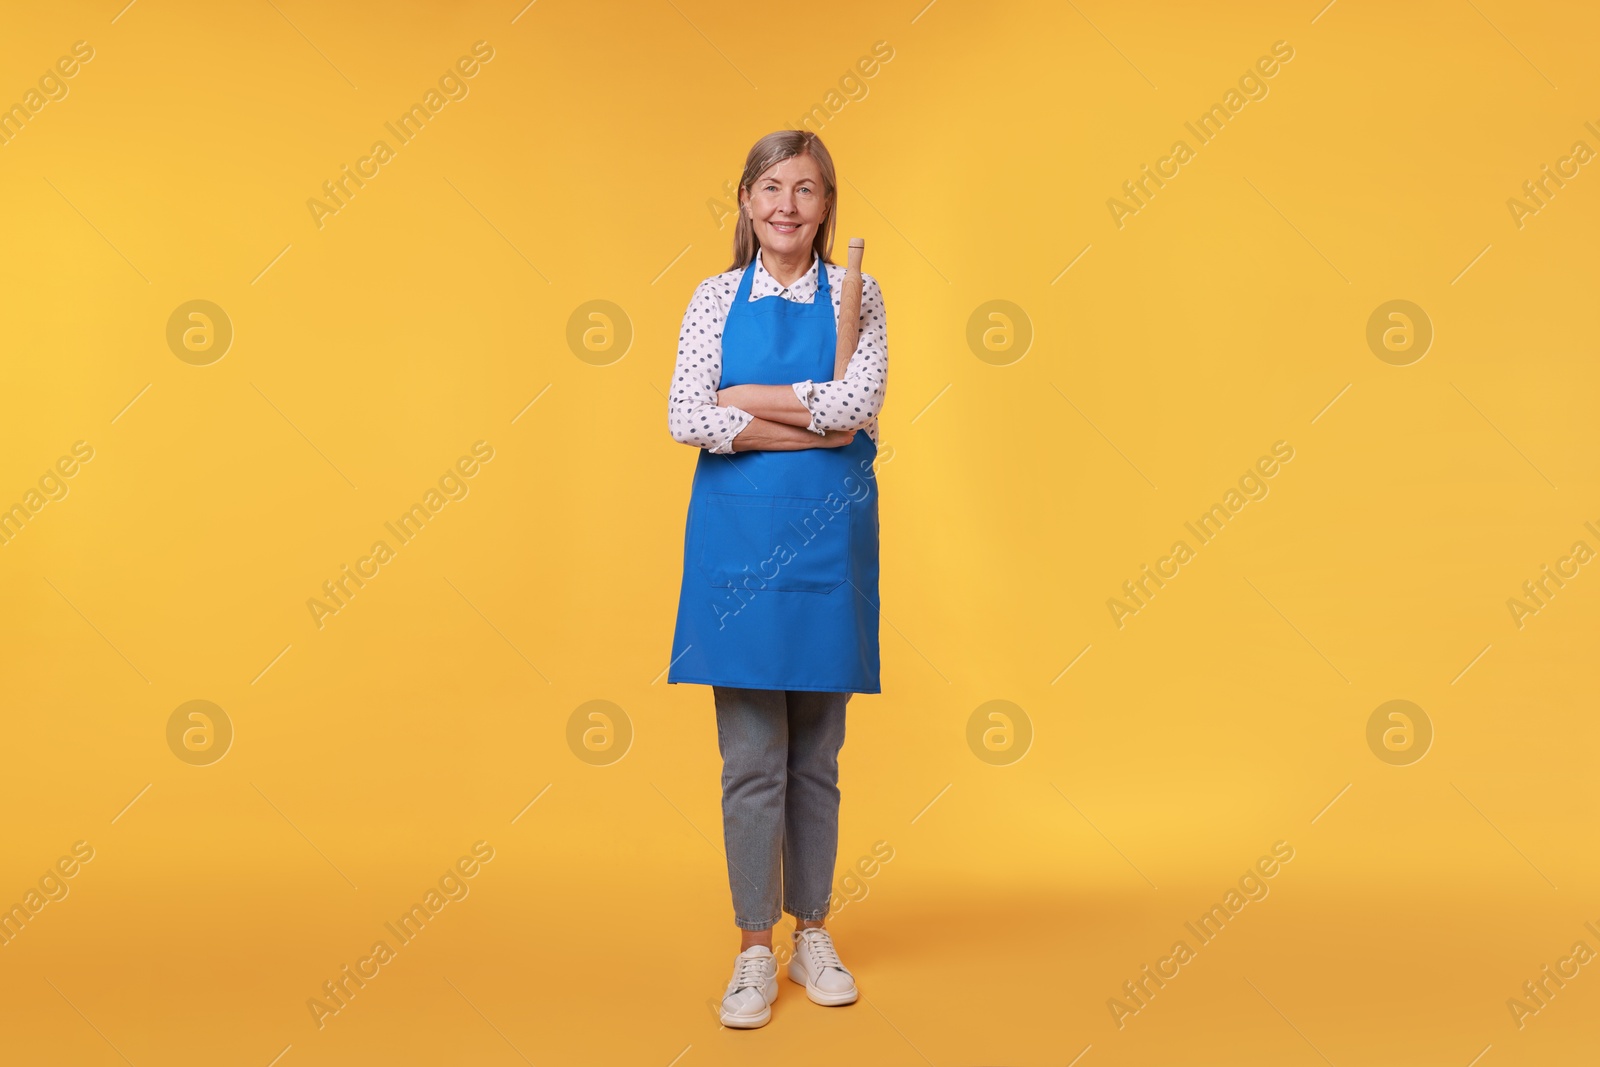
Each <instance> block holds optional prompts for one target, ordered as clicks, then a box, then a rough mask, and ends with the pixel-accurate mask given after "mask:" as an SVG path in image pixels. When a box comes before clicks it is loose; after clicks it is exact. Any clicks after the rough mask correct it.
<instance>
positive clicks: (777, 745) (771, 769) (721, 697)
mask: <svg viewBox="0 0 1600 1067" xmlns="http://www.w3.org/2000/svg"><path fill="white" fill-rule="evenodd" d="M712 694H713V696H714V697H715V699H716V705H717V747H718V748H719V749H720V750H721V752H722V837H723V845H724V847H725V848H726V851H727V856H728V884H729V886H730V887H731V888H732V890H733V921H734V924H735V925H736V926H738V927H739V928H740V929H743V930H765V929H767V928H768V927H771V926H775V925H777V922H778V920H779V919H780V918H782V915H781V914H780V912H779V898H778V889H779V885H780V879H781V884H782V888H783V899H782V906H783V907H782V910H783V911H787V912H788V913H789V914H790V915H793V916H794V917H795V918H796V919H808V920H817V919H825V918H827V916H828V902H829V900H830V899H831V898H832V896H833V865H834V861H835V859H837V857H838V851H839V750H840V749H841V748H842V747H843V746H844V717H845V714H844V713H845V705H846V704H847V703H849V701H850V697H851V696H852V695H853V694H851V693H818V692H802V691H800V690H783V689H736V688H732V687H729V686H721V685H718V686H712ZM780 864H781V868H780Z"/></svg>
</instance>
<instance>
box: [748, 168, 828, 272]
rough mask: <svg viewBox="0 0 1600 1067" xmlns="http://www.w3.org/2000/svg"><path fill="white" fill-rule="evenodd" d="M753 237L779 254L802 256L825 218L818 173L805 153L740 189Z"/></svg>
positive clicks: (826, 214) (769, 170)
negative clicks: (748, 213)
mask: <svg viewBox="0 0 1600 1067" xmlns="http://www.w3.org/2000/svg"><path fill="white" fill-rule="evenodd" d="M740 192H741V199H743V200H744V203H745V205H746V207H747V210H748V211H749V212H750V222H751V225H752V226H753V227H754V228H755V235H756V240H757V241H758V242H759V243H760V245H761V247H762V248H766V249H769V250H771V251H772V252H774V253H776V254H778V255H782V256H785V257H787V256H803V255H804V253H805V251H806V250H807V249H809V248H810V247H811V242H812V241H813V240H815V239H816V236H817V227H819V226H821V225H822V223H823V222H824V221H825V220H826V219H827V216H828V204H827V199H826V197H825V196H824V195H823V192H824V189H823V185H822V172H821V171H819V170H818V169H817V164H816V161H815V160H813V159H812V158H811V157H810V156H809V155H805V154H801V155H798V156H790V157H789V158H788V159H785V160H781V161H779V162H778V163H774V164H773V165H772V166H770V167H768V168H767V169H766V170H765V171H763V172H762V173H761V176H760V177H759V178H757V179H756V180H755V181H754V182H752V183H751V185H750V188H749V189H748V190H740Z"/></svg>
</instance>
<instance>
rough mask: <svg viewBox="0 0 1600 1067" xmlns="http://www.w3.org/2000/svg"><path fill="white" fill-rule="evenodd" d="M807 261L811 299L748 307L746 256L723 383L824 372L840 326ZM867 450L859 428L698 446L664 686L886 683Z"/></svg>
mask: <svg viewBox="0 0 1600 1067" xmlns="http://www.w3.org/2000/svg"><path fill="white" fill-rule="evenodd" d="M756 254H757V255H760V252H759V250H758V251H757V253H756ZM812 262H813V265H814V266H815V268H816V271H817V291H816V297H815V299H814V300H813V302H812V303H809V304H802V303H798V302H796V301H792V300H786V299H784V298H783V297H781V296H776V295H773V296H767V297H763V298H761V299H760V300H757V301H755V302H754V303H751V302H750V279H751V277H752V276H753V274H754V273H755V259H754V258H752V259H751V260H750V265H749V266H748V267H746V268H745V272H744V277H743V278H742V279H741V280H740V282H739V291H738V293H737V294H736V295H735V296H734V298H733V306H732V307H731V308H730V309H729V311H728V317H727V321H725V322H724V323H723V327H722V381H721V383H720V384H719V385H718V388H719V389H725V388H727V387H729V386H733V385H747V384H752V383H754V384H758V385H788V384H790V383H792V382H798V381H803V380H805V379H807V378H809V379H811V380H812V381H818V382H823V381H830V380H832V378H833V371H834V355H835V352H836V349H837V347H838V326H837V323H836V322H835V319H834V311H833V298H832V292H831V290H830V288H829V285H828V270H827V265H826V264H824V263H822V262H821V260H820V257H815V256H813V260H812ZM877 455H878V448H877V445H875V444H874V443H873V441H872V437H871V435H869V434H868V433H867V432H866V431H865V430H861V431H858V432H857V433H856V436H855V438H854V440H852V441H851V442H850V444H848V445H846V446H844V447H843V448H804V449H797V450H795V451H768V450H765V449H761V450H753V451H749V452H735V453H731V454H727V455H717V454H714V453H712V452H711V451H709V450H707V449H701V450H700V459H699V462H698V464H697V465H696V467H695V471H694V486H693V489H692V490H691V492H690V494H689V514H688V518H687V521H686V522H685V524H684V538H683V586H682V589H681V591H680V592H679V595H678V618H677V623H676V626H675V628H674V633H673V638H672V657H673V658H672V664H671V666H670V667H668V669H667V681H668V683H676V682H694V683H698V684H701V685H723V686H736V687H739V688H744V689H806V690H819V691H823V692H837V693H844V692H852V693H878V692H881V691H882V690H881V688H880V686H879V682H878V481H877V476H876V474H875V473H874V471H873V462H874V460H875V459H876V458H877Z"/></svg>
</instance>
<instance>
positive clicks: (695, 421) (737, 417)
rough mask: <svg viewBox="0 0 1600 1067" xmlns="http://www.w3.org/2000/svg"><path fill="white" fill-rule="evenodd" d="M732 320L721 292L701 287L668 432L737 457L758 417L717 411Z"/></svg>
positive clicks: (685, 332) (692, 306) (683, 347)
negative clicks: (740, 439)
mask: <svg viewBox="0 0 1600 1067" xmlns="http://www.w3.org/2000/svg"><path fill="white" fill-rule="evenodd" d="M864 300H865V298H864V297H863V302H864ZM726 318H727V312H726V310H725V309H724V307H723V304H722V301H721V300H720V299H718V296H717V291H716V287H715V286H714V285H713V284H712V283H711V280H710V279H707V280H706V281H703V282H701V283H700V285H699V287H698V288H697V289H695V291H694V296H692V297H690V299H689V307H688V309H687V310H685V311H684V313H683V328H682V330H681V331H680V332H679V333H678V361H677V365H676V366H675V367H674V368H673V371H672V388H671V391H670V395H669V396H668V398H667V428H668V429H669V430H670V431H671V432H672V439H673V440H674V441H677V442H678V443H680V444H685V445H694V446H695V447H696V448H705V449H709V450H710V451H712V452H716V453H719V454H721V453H728V452H732V451H733V439H734V438H735V437H737V436H738V435H739V432H740V431H741V430H743V429H744V428H745V427H746V426H748V425H749V424H750V420H751V419H753V418H754V417H755V416H753V415H751V414H750V413H749V412H748V411H745V410H744V409H743V408H736V407H718V406H717V387H718V385H719V384H720V383H721V381H722V324H723V322H724V321H725V319H726Z"/></svg>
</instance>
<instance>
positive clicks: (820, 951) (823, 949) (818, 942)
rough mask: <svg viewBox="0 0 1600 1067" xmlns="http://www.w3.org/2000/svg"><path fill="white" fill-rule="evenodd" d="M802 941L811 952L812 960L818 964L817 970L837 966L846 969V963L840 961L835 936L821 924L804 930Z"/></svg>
mask: <svg viewBox="0 0 1600 1067" xmlns="http://www.w3.org/2000/svg"><path fill="white" fill-rule="evenodd" d="M800 941H801V943H802V944H803V945H804V946H805V949H806V951H808V952H810V953H811V959H812V962H813V963H815V964H816V968H817V970H819V971H821V970H826V969H827V968H829V967H837V968H839V969H840V970H841V971H843V970H844V969H845V966H844V964H842V963H840V962H839V953H838V951H837V950H835V949H834V947H833V938H832V937H830V936H829V934H828V931H826V930H824V929H822V928H821V927H820V926H818V927H808V928H806V929H805V930H802V931H801V932H800Z"/></svg>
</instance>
